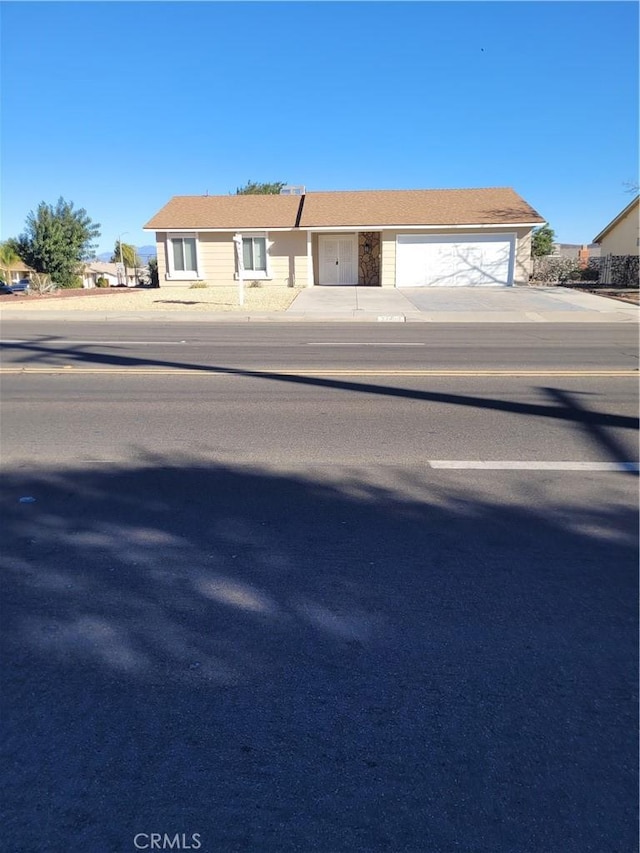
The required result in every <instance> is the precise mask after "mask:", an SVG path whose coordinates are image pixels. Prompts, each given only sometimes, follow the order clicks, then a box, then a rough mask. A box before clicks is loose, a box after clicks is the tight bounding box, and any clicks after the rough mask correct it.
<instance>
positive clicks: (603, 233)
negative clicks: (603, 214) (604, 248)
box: [591, 195, 640, 243]
mask: <svg viewBox="0 0 640 853" xmlns="http://www.w3.org/2000/svg"><path fill="white" fill-rule="evenodd" d="M638 201H640V195H637V196H636V197H635V198H634V199H633V201H631V202H629V204H628V205H627V206H626V207H625V209H624V210H621V211H620V213H619V214H618V215H617V216H616V217H615V219H612V220H611V222H610V223H609V224H608V225H606V226H605V227H604V228H603V229H602V231H601V232H600V233H599V234H598V236H597V237H594V238H593V240H592V241H591V242H592V243H599V242H600V241H601V240H602V239H603V237H606V236H607V234H608V233H609V231H611V229H612V228H615V226H616V225H617V224H618V222H620V220H621V219H624V217H625V216H626V215H627V213H629V212H630V211H631V210H632V209H633V207H634V205H636V204H638Z"/></svg>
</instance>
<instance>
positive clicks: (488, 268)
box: [396, 234, 515, 287]
mask: <svg viewBox="0 0 640 853" xmlns="http://www.w3.org/2000/svg"><path fill="white" fill-rule="evenodd" d="M514 242H515V241H514V238H513V236H512V235H510V234H491V235H487V236H484V235H483V236H478V235H477V234H473V235H464V234H450V235H446V236H445V235H442V234H439V235H434V236H426V235H424V234H399V235H398V239H397V243H396V287H471V286H483V285H486V286H491V285H493V286H495V285H503V286H504V285H509V284H512V283H513V254H514Z"/></svg>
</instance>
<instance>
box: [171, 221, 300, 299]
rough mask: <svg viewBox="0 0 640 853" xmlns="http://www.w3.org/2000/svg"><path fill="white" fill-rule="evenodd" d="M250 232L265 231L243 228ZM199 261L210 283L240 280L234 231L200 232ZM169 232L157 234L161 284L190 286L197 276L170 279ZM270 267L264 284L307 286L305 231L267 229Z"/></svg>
mask: <svg viewBox="0 0 640 853" xmlns="http://www.w3.org/2000/svg"><path fill="white" fill-rule="evenodd" d="M243 233H245V234H247V235H249V234H250V233H260V234H263V233H264V232H249V231H247V232H243ZM197 236H198V262H199V270H198V272H199V274H200V280H201V281H204V282H206V284H208V285H209V286H210V287H228V286H231V285H235V284H237V281H238V280H237V278H236V277H235V272H236V261H235V247H234V244H233V232H231V231H226V232H223V233H211V232H200V233H198V235H197ZM166 238H167V235H166V233H164V232H158V233H157V234H156V244H157V250H158V274H159V277H160V287H162V285H163V284H169V283H170V284H171V286H172V287H173V286H181V285H182V286H184V287H190V286H191V285H192V284H193V283H194V281H195V280H196V279H186V280H185V279H170V280H169V279H167V277H166V272H167V255H166V253H167V239H166ZM267 244H268V250H267V251H268V256H269V260H268V269H269V273H270V277H269V278H268V279H260V281H261V283H262V285H263V286H264V287H269V286H273V285H278V286H281V287H293V286H298V287H305V286H306V284H307V235H306V232H299V231H298V232H292V231H271V232H267ZM252 280H253V278H252V275H251V273H250V272H247V273H245V281H248V282H250V281H252Z"/></svg>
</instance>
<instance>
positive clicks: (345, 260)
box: [318, 234, 358, 285]
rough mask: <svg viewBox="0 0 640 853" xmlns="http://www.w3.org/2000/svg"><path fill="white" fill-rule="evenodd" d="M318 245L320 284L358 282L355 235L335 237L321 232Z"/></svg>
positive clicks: (349, 283) (353, 283) (352, 283)
mask: <svg viewBox="0 0 640 853" xmlns="http://www.w3.org/2000/svg"><path fill="white" fill-rule="evenodd" d="M318 247H319V253H320V264H319V267H320V269H319V273H320V284H347V285H355V284H357V283H358V244H357V240H356V237H355V235H352V234H349V235H345V236H344V237H336V236H330V235H328V234H321V235H320V236H319V238H318Z"/></svg>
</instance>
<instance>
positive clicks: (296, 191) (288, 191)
mask: <svg viewBox="0 0 640 853" xmlns="http://www.w3.org/2000/svg"><path fill="white" fill-rule="evenodd" d="M304 193H305V189H304V187H303V186H287V187H282V189H281V190H280V195H304Z"/></svg>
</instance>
